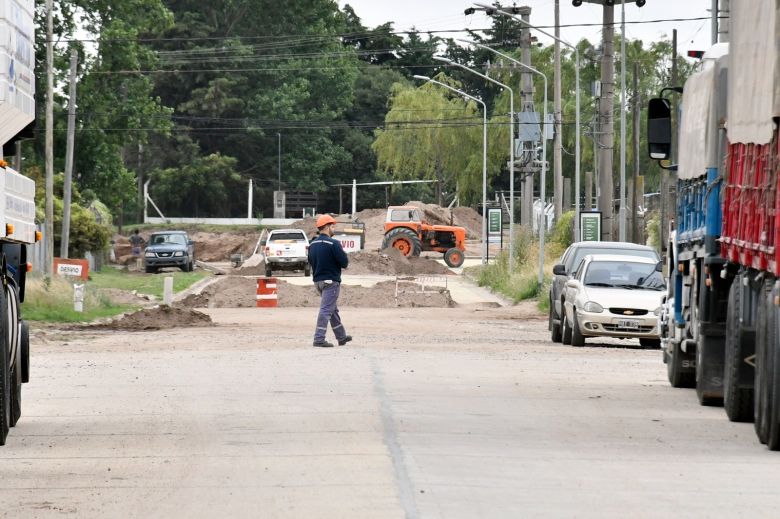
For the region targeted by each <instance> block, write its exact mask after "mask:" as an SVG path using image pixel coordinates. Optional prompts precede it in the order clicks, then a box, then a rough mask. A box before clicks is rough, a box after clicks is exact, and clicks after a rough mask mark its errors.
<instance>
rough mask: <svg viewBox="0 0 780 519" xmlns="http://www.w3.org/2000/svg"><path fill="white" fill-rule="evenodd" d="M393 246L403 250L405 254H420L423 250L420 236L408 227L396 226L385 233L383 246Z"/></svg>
mask: <svg viewBox="0 0 780 519" xmlns="http://www.w3.org/2000/svg"><path fill="white" fill-rule="evenodd" d="M388 247H392V248H394V249H398V250H399V251H401V254H403V255H404V256H419V255H420V252H421V251H422V244H421V243H420V238H419V237H418V236H417V235H416V234H415V233H414V231H412V230H411V229H407V228H406V227H396V228H395V229H391V230H390V231H388V233H387V234H385V239H384V241H383V242H382V248H383V249H387V248H388Z"/></svg>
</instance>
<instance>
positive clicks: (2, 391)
mask: <svg viewBox="0 0 780 519" xmlns="http://www.w3.org/2000/svg"><path fill="white" fill-rule="evenodd" d="M3 263H5V262H3ZM0 275H5V274H3V273H2V272H0ZM7 315H8V304H7V303H6V304H0V326H2V329H1V330H0V445H5V439H6V438H7V437H8V430H9V429H10V427H11V370H10V366H9V360H10V359H9V356H10V354H11V350H10V347H9V346H10V345H9V344H8V317H7Z"/></svg>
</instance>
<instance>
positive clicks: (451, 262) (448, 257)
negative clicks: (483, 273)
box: [444, 247, 466, 268]
mask: <svg viewBox="0 0 780 519" xmlns="http://www.w3.org/2000/svg"><path fill="white" fill-rule="evenodd" d="M465 259H466V258H465V255H464V254H463V251H462V250H460V249H456V248H455V247H453V248H451V249H448V250H447V252H445V253H444V263H446V264H447V266H448V267H451V268H458V267H460V266H461V265H463V261H464V260H465Z"/></svg>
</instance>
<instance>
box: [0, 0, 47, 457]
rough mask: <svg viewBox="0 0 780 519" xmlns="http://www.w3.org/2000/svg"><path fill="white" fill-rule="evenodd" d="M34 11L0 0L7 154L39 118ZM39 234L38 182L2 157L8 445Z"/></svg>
mask: <svg viewBox="0 0 780 519" xmlns="http://www.w3.org/2000/svg"><path fill="white" fill-rule="evenodd" d="M34 13H35V2H34V0H0V145H1V146H3V150H4V151H3V156H5V154H6V153H7V152H9V151H10V145H11V144H13V143H14V142H15V141H17V140H19V139H20V138H22V137H23V136H24V135H26V133H27V132H28V131H29V129H30V128H31V125H32V124H33V122H34V120H35V99H34V98H35V76H34V72H33V67H34V64H35V46H34V44H35V40H34V21H33V20H34ZM9 154H10V153H9ZM38 239H40V233H39V232H37V231H36V229H35V184H34V182H33V181H32V180H30V179H29V178H27V177H24V176H22V175H20V174H19V173H17V172H16V171H14V170H12V169H11V168H10V167H9V166H8V164H7V163H6V162H5V161H4V160H0V286H1V287H2V293H0V445H5V441H6V437H7V436H8V431H9V429H10V428H11V427H13V426H15V425H16V422H17V421H18V420H19V417H20V416H21V414H22V408H21V397H22V383H24V382H27V381H28V380H29V374H30V372H29V369H30V341H29V333H28V328H27V323H26V322H25V321H24V320H23V319H22V314H21V306H20V304H21V303H22V301H24V286H25V279H26V275H27V272H28V271H30V270H31V269H32V266H31V265H30V264H29V263H28V262H27V247H28V245H31V244H33V243H35V242H36V241H37V240H38ZM3 301H5V303H4V304H3Z"/></svg>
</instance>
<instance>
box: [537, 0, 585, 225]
mask: <svg viewBox="0 0 780 519" xmlns="http://www.w3.org/2000/svg"><path fill="white" fill-rule="evenodd" d="M560 1H561V0H555V38H556V40H555V81H554V83H555V87H554V93H553V113H554V114H555V115H554V117H555V136H554V141H553V170H554V171H553V204H554V205H555V220H556V221H557V220H558V218H560V217H561V213H563V153H562V143H561V138H562V137H563V135H562V134H561V130H562V127H561V119H562V116H561V43H560V42H559V41H558V38H560V37H561V4H560ZM577 131H579V129H577ZM542 138H544V137H542ZM542 160H544V158H543V159H542ZM577 196H579V193H578V194H577Z"/></svg>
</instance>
